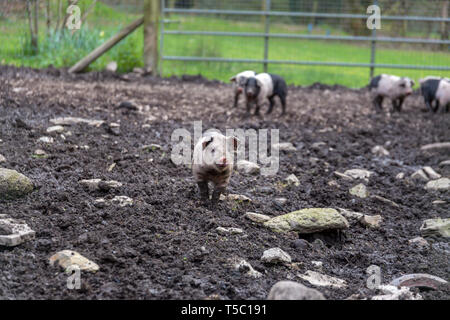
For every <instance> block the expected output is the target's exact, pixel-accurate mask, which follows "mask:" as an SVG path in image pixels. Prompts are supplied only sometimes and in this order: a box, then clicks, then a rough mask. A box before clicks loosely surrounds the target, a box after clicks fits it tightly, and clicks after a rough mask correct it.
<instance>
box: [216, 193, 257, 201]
mask: <svg viewBox="0 0 450 320" xmlns="http://www.w3.org/2000/svg"><path fill="white" fill-rule="evenodd" d="M219 200H221V201H225V200H231V201H239V202H252V199H250V198H249V197H247V196H244V195H243V194H233V193H230V194H228V195H227V196H225V195H223V194H221V195H220V198H219Z"/></svg>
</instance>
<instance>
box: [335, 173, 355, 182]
mask: <svg viewBox="0 0 450 320" xmlns="http://www.w3.org/2000/svg"><path fill="white" fill-rule="evenodd" d="M334 174H335V175H336V176H337V177H339V178H342V179H344V180H347V181H352V180H353V178H352V177H350V176H348V175H346V174H343V173H342V172H339V171H335V172H334Z"/></svg>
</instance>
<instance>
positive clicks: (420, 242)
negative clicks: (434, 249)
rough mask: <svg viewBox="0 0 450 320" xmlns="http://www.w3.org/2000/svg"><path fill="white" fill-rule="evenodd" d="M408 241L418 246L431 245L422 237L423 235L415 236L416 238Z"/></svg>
mask: <svg viewBox="0 0 450 320" xmlns="http://www.w3.org/2000/svg"><path fill="white" fill-rule="evenodd" d="M408 242H409V243H410V244H415V245H417V246H419V247H428V246H429V243H428V241H427V240H425V239H424V238H422V237H415V238H414V239H410V240H408Z"/></svg>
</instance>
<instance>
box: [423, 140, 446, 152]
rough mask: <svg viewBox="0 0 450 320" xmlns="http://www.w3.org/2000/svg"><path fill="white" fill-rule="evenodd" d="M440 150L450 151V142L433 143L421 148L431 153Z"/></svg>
mask: <svg viewBox="0 0 450 320" xmlns="http://www.w3.org/2000/svg"><path fill="white" fill-rule="evenodd" d="M439 149H450V142H438V143H431V144H427V145H424V146H422V147H420V150H422V151H431V150H439Z"/></svg>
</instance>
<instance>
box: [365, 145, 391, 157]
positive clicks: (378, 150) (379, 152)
mask: <svg viewBox="0 0 450 320" xmlns="http://www.w3.org/2000/svg"><path fill="white" fill-rule="evenodd" d="M370 151H371V152H372V153H373V154H374V155H376V156H378V157H386V156H388V155H389V151H387V150H386V149H385V148H384V147H383V146H375V147H373V148H372V149H371V150H370Z"/></svg>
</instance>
